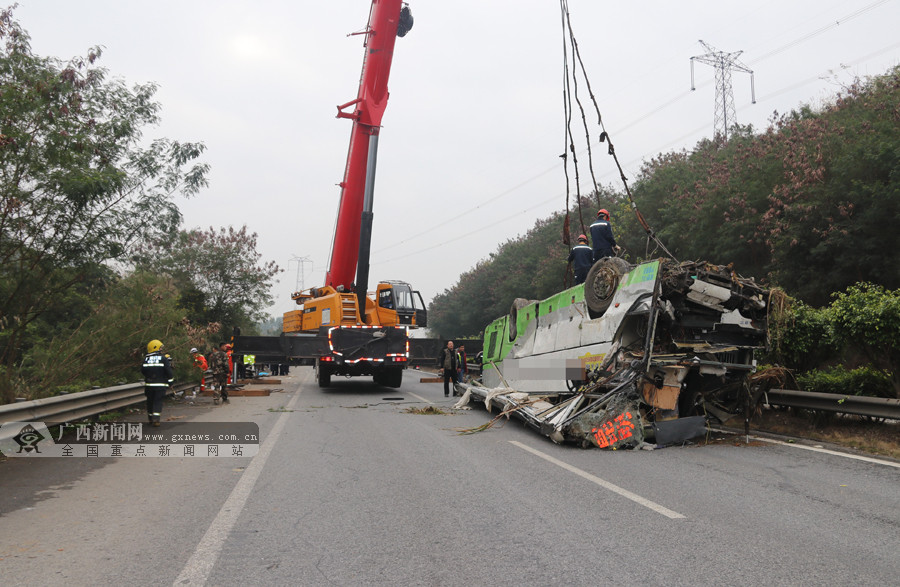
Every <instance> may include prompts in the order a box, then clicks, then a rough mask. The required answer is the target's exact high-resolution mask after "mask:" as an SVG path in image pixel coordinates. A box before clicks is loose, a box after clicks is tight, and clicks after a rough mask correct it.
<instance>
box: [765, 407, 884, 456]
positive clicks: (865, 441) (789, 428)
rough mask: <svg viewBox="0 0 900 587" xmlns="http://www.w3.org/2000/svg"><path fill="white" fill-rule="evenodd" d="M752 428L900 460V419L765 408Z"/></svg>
mask: <svg viewBox="0 0 900 587" xmlns="http://www.w3.org/2000/svg"><path fill="white" fill-rule="evenodd" d="M751 427H752V428H753V429H755V430H762V431H766V432H773V433H775V434H782V435H785V436H797V437H800V438H808V439H811V440H820V441H822V442H828V443H831V444H835V445H838V446H843V447H847V448H852V449H855V450H859V451H862V452H866V453H869V454H873V455H881V456H887V457H891V458H895V459H900V422H895V421H884V422H877V421H876V422H873V421H870V420H866V419H865V418H861V417H857V416H844V415H825V416H823V415H822V414H812V413H810V412H808V411H806V410H789V409H785V410H763V411H762V413H761V414H759V415H757V416H755V417H754V418H753V420H752V421H751Z"/></svg>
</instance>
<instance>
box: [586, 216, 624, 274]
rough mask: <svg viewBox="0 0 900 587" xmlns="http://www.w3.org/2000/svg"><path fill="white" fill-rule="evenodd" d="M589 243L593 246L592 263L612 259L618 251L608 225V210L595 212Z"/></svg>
mask: <svg viewBox="0 0 900 587" xmlns="http://www.w3.org/2000/svg"><path fill="white" fill-rule="evenodd" d="M591 242H592V243H593V245H594V263H596V262H597V261H599V260H600V259H602V258H604V257H612V256H614V255H615V253H616V252H617V251H620V250H621V249H620V248H619V245H617V244H616V238H615V237H614V236H613V233H612V224H610V223H609V210H607V209H606V208H601V209H600V210H599V211H598V212H597V220H595V221H594V223H593V224H591Z"/></svg>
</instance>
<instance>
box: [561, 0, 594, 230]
mask: <svg viewBox="0 0 900 587" xmlns="http://www.w3.org/2000/svg"><path fill="white" fill-rule="evenodd" d="M561 2H562V4H563V7H562V8H563V16H564V18H565V21H566V22H565V24H564V25H563V35H564V36H565V31H566V29H567V28H568V31H569V44H570V45H571V46H572V55H573V56H575V55H576V54H577V53H576V50H577V47H576V43H575V35H573V34H572V23H571V21H570V20H569V3H568V0H561ZM563 44H564V45H565V38H564V39H563ZM566 77H567V78H568V74H567V76H566ZM572 86H573V87H574V96H575V102H576V103H577V104H578V111H579V112H580V113H581V125H582V126H583V127H584V140H585V144H586V145H587V156H588V169H589V171H590V173H591V185H593V190H592V191H593V192H594V195H595V197H596V199H597V204H598V205H599V204H600V194H599V193H598V192H597V176H596V175H595V174H594V158H593V153H592V151H591V132H590V129H589V128H588V122H587V117H586V116H585V115H584V106H583V105H582V104H581V98H579V97H578V76H577V74H576V73H575V72H574V71H573V72H572ZM570 122H571V120H570ZM569 133H570V134H571V130H570V131H569ZM571 148H572V152H573V162H574V164H575V177H576V181H577V178H578V159H577V158H576V157H575V156H574V152H575V145H574V144H572V145H571ZM575 191H576V194H577V196H578V215H579V217H580V219H581V231H582V232H586V231H585V230H584V213H583V212H582V209H581V187H580V184H578V185H576V190H575Z"/></svg>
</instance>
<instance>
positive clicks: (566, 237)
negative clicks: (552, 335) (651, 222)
mask: <svg viewBox="0 0 900 587" xmlns="http://www.w3.org/2000/svg"><path fill="white" fill-rule="evenodd" d="M564 2H565V0H560V9H561V10H562V5H563V3H564ZM564 15H565V12H563V13H562V15H561V16H562V18H561V21H562V30H563V43H562V48H563V118H564V119H565V133H564V135H565V136H564V137H563V152H562V155H560V156H559V157H560V159H562V160H563V174H564V175H565V176H566V219H565V222H564V223H563V235H562V239H563V244H565V245H566V246H569V245H571V244H572V237H571V234H570V232H569V192H570V190H569V145H570V144H571V142H572V141H571V139H570V135H571V132H570V128H571V116H572V115H571V108H570V99H569V92H568V84H569V52H568V49H567V48H566V37H565V33H566V20H565V16H564ZM573 157H574V154H573ZM583 225H584V222H582V226H583ZM566 281H567V275H566V276H563V287H565V286H566V285H567V284H566Z"/></svg>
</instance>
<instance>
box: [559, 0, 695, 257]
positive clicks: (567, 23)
mask: <svg viewBox="0 0 900 587" xmlns="http://www.w3.org/2000/svg"><path fill="white" fill-rule="evenodd" d="M560 9H561V10H562V18H563V21H564V24H563V34H565V31H566V30H568V33H569V41H570V43H571V45H572V55H573V57H575V58H576V59H577V60H578V65H579V67H580V68H581V75H582V76H584V81H585V85H587V89H588V94H589V95H590V97H591V103H593V105H594V111H595V112H596V114H597V124H599V125H600V129H601V131H602V132H601V133H600V142H601V143H603V142H605V143H607V144H608V146H609V148H608V151H607V152H608V153H609V154H610V155H612V158H613V161H615V163H616V168H618V170H619V177H620V178H621V180H622V185H624V186H625V194H626V195H627V196H628V201H629V202H630V203H631V209H632V211H633V212H634V215H635V217H636V218H637V221H638V222H639V223H640V225H641V227H642V228H643V229H644V231H645V232H646V233H647V239H648V241H650V240H652V241H653V242H654V243H655V244H656V246H657V247H659V248H660V249H662V250H663V251H664V252H665V253H666V255H668V256H669V257H671V258H672V260H673V261H675V262H676V263H677V262H678V259H676V258H675V255H673V254H672V253H671V251H669V249H668V248H666V246H665V245H664V244H663V243H662V241H660V240H659V237H657V236H656V233H655V232H654V231H653V229H652V228H651V227H650V224H649V223H648V222H647V220H646V219H645V218H644V215H643V214H641V211H640V210H639V209H638V207H637V203H636V202H635V201H634V196H633V195H632V193H631V188H630V187H629V186H628V180H627V179H626V178H625V172H624V171H623V170H622V165H621V163H619V157H618V156H617V155H616V149H615V146H614V145H613V142H612V138H610V136H609V133H608V132H607V131H606V127H605V126H604V124H603V117H602V116H601V114H600V107H599V106H598V105H597V99H596V97H595V96H594V91H593V89H592V88H591V81H590V79H589V78H588V75H587V70H586V69H585V67H584V62H583V61H582V59H581V51H580V50H579V48H578V41H577V40H575V33H574V31H572V21H571V18H570V16H569V5H568V2H567V0H560ZM563 46H565V40H564V41H563ZM566 75H567V78H568V56H566ZM575 75H576V74H575V73H574V72H573V74H572V76H573V78H574V77H575ZM567 85H568V80H567ZM578 104H579V106H580V105H581V102H580V101H579V102H578ZM569 116H571V114H569ZM581 116H582V119H583V121H584V124H585V131H587V119H586V118H585V114H584V110H583V109H582V111H581ZM567 132H568V136H570V135H571V131H570V130H569V129H568V128H567ZM572 149H573V152H574V146H573V147H572ZM588 160H589V161H591V150H590V138H589V137H588ZM574 164H575V167H576V176H577V161H575V162H574ZM591 179H592V180H594V189H595V190H596V189H597V183H596V180H595V179H594V173H593V163H592V162H591ZM568 206H569V190H568V172H566V213H567V214H568V209H569V208H568ZM648 244H649V242H648Z"/></svg>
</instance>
